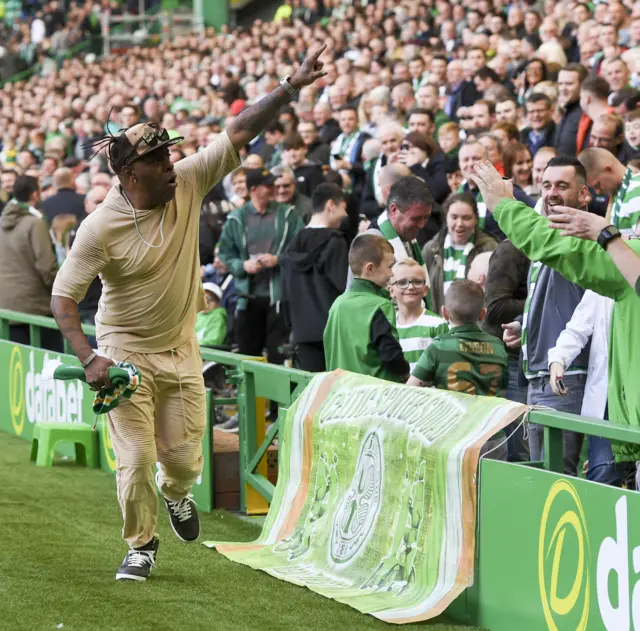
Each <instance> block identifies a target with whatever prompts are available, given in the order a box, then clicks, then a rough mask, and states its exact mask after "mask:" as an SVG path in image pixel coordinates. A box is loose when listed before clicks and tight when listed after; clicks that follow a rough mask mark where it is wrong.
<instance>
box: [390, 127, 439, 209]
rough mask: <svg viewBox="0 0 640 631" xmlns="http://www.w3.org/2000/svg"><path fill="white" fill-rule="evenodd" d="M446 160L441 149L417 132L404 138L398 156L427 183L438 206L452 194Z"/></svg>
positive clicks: (401, 161)
mask: <svg viewBox="0 0 640 631" xmlns="http://www.w3.org/2000/svg"><path fill="white" fill-rule="evenodd" d="M445 159H446V156H445V154H444V153H442V151H441V150H440V147H439V146H438V145H437V144H436V143H435V142H434V141H433V140H430V139H429V138H427V136H426V135H425V134H421V133H419V132H417V131H414V132H411V133H409V134H407V135H406V136H405V137H404V139H403V141H402V144H401V145H400V153H399V154H398V161H399V162H400V163H402V164H406V165H407V166H408V167H409V168H410V169H411V172H412V173H413V174H414V175H417V176H418V177H419V178H420V179H422V180H424V181H425V182H426V183H427V185H428V186H429V190H430V191H431V194H432V195H433V198H434V199H435V200H436V202H437V203H438V204H442V202H444V200H445V199H446V198H447V195H449V193H450V190H449V185H448V184H447V176H446V173H445V170H444V161H445Z"/></svg>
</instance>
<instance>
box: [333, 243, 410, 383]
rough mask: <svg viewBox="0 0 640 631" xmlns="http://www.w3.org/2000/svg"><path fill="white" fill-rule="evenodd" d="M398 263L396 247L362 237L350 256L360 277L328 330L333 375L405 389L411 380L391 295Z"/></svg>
mask: <svg viewBox="0 0 640 631" xmlns="http://www.w3.org/2000/svg"><path fill="white" fill-rule="evenodd" d="M394 261H395V258H394V254H393V247H392V246H391V244H390V243H389V242H388V241H387V240H386V239H384V238H383V237H380V236H378V235H375V234H368V233H365V234H361V235H360V236H358V237H356V239H354V241H353V243H352V244H351V249H350V250H349V267H350V268H351V271H352V273H353V275H354V279H353V282H352V283H351V285H350V286H349V289H348V290H347V291H346V292H345V293H344V294H342V295H341V296H339V297H338V298H337V299H336V301H335V302H334V303H333V305H332V307H331V310H330V311H329V320H328V322H327V326H326V328H325V330H324V349H325V358H326V364H327V370H335V369H336V368H342V369H344V370H350V371H351V372H357V373H360V374H362V375H371V376H372V377H378V378H379V379H386V380H388V381H396V382H399V383H402V382H404V381H406V379H407V377H408V375H409V364H408V363H407V360H406V359H405V358H404V355H403V352H402V347H401V346H400V342H399V341H398V331H397V330H396V314H395V310H394V307H393V303H392V302H391V299H390V296H389V292H388V291H387V289H386V286H387V283H388V282H389V280H390V278H391V276H392V274H393V264H394Z"/></svg>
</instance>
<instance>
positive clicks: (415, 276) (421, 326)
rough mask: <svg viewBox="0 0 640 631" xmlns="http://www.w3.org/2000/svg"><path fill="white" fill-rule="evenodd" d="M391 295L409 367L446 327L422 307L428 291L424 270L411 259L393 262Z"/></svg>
mask: <svg viewBox="0 0 640 631" xmlns="http://www.w3.org/2000/svg"><path fill="white" fill-rule="evenodd" d="M390 285H391V297H392V298H393V299H394V301H395V303H396V307H397V312H396V328H397V329H398V338H399V341H400V346H402V351H403V353H404V358H405V359H406V360H407V361H408V362H409V367H410V369H411V371H413V369H414V368H415V366H416V364H417V363H418V360H419V359H420V356H421V355H422V352H423V351H424V350H425V349H426V348H427V347H428V346H429V344H431V342H432V341H433V338H434V337H436V336H438V335H440V334H441V333H447V331H449V325H448V324H447V322H446V320H444V319H443V318H441V317H439V316H437V315H436V314H435V313H433V312H432V311H429V310H428V309H425V308H424V299H425V297H426V295H427V292H428V291H429V285H428V284H427V273H426V271H425V269H424V267H423V266H422V265H420V263H418V262H417V261H414V260H413V259H409V258H407V259H402V260H401V261H398V262H397V263H396V264H395V265H394V266H393V278H392V279H391V283H390Z"/></svg>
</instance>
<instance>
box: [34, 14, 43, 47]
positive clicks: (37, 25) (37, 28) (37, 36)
mask: <svg viewBox="0 0 640 631" xmlns="http://www.w3.org/2000/svg"><path fill="white" fill-rule="evenodd" d="M45 34H46V30H45V24H44V21H43V20H41V19H40V18H36V19H35V20H34V21H33V22H31V43H32V44H39V43H40V42H41V41H42V40H43V39H44V36H45Z"/></svg>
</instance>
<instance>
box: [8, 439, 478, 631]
mask: <svg viewBox="0 0 640 631" xmlns="http://www.w3.org/2000/svg"><path fill="white" fill-rule="evenodd" d="M29 448H30V445H29V443H28V442H27V441H24V440H21V439H19V438H15V437H12V436H9V435H7V434H3V433H0V454H1V455H0V481H1V484H0V631H54V630H56V629H61V630H62V631H165V630H166V631H169V630H171V631H174V630H175V629H183V630H184V631H200V630H202V631H204V630H206V631H211V630H216V629H221V630H222V629H224V630H225V631H231V630H247V631H253V630H255V631H272V630H273V631H289V630H291V631H294V630H295V631H302V630H308V631H316V630H317V631H321V630H322V631H324V630H326V629H329V630H331V631H343V630H344V631H347V630H352V629H358V630H360V629H384V628H386V629H389V628H392V626H391V625H387V624H386V623H383V622H381V621H379V620H376V619H375V618H373V617H371V616H366V615H363V614H360V613H358V612H357V611H355V610H354V609H351V608H349V607H347V606H346V605H341V604H340V603H337V602H335V601H331V600H328V599H326V598H323V597H322V596H319V595H317V594H314V593H312V592H310V591H309V590H307V589H303V588H300V587H296V586H294V585H290V584H288V583H285V582H283V581H279V580H277V579H275V578H272V577H270V576H268V575H266V574H264V573H263V572H258V571H255V570H252V569H250V568H248V567H244V566H241V565H237V564H234V563H232V562H230V561H228V560H227V559H225V558H224V557H222V556H221V555H219V554H217V553H215V552H213V551H211V550H208V549H207V548H205V547H204V546H201V545H199V544H196V545H187V544H184V543H181V542H180V541H178V539H176V537H175V536H174V535H173V533H172V532H171V529H170V526H169V523H168V517H167V515H166V512H165V511H164V507H161V509H162V510H161V512H160V519H159V526H158V532H159V534H160V538H161V545H160V551H159V555H158V567H157V568H156V569H155V570H154V572H153V574H152V576H151V578H150V579H149V580H148V581H147V582H146V583H135V582H124V583H123V582H119V581H118V582H116V580H115V573H116V570H117V569H118V566H119V565H120V563H121V562H122V559H123V558H124V555H125V552H126V547H125V545H124V543H123V542H122V540H121V539H120V529H121V521H120V511H119V508H118V504H117V501H116V493H115V478H114V477H113V476H110V475H109V474H106V473H104V472H101V471H98V470H86V469H80V468H77V467H75V466H67V465H58V466H56V467H54V468H53V469H45V468H42V469H41V468H36V467H35V466H34V465H32V464H30V463H29ZM201 520H202V535H203V539H205V540H211V539H213V540H231V541H234V540H244V541H251V540H252V539H255V537H256V536H257V535H258V533H259V528H258V527H257V526H256V525H254V524H250V523H246V522H245V521H244V520H240V519H238V518H236V517H234V516H233V515H231V514H230V513H227V512H224V511H216V512H214V513H212V514H201ZM416 626H419V627H420V628H425V629H429V630H430V631H473V628H472V627H463V626H452V625H448V624H440V623H433V624H428V623H423V624H420V625H411V628H415V627H416Z"/></svg>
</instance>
